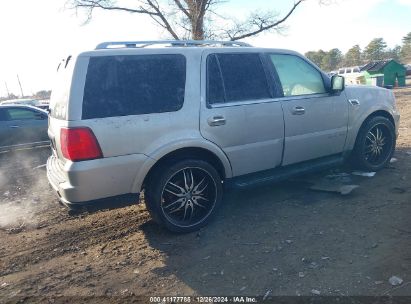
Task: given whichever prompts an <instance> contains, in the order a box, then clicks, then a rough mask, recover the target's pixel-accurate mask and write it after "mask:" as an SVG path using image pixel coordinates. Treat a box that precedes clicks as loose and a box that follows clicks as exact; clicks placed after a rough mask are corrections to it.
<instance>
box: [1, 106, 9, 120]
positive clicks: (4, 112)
mask: <svg viewBox="0 0 411 304" xmlns="http://www.w3.org/2000/svg"><path fill="white" fill-rule="evenodd" d="M7 120H9V115H8V114H7V112H6V109H0V121H7Z"/></svg>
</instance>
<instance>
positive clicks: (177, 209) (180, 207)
mask: <svg viewBox="0 0 411 304" xmlns="http://www.w3.org/2000/svg"><path fill="white" fill-rule="evenodd" d="M184 205H186V203H185V202H182V203H181V205H180V206H178V208H176V209H173V210H171V211H170V214H171V213H175V212H177V211H179V210H181V209H183V207H184Z"/></svg>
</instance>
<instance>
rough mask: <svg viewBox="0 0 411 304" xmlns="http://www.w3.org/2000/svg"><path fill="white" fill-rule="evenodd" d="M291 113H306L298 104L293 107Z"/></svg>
mask: <svg viewBox="0 0 411 304" xmlns="http://www.w3.org/2000/svg"><path fill="white" fill-rule="evenodd" d="M291 113H292V114H293V115H303V114H305V109H304V108H303V107H301V106H296V107H294V108H293V109H292V111H291Z"/></svg>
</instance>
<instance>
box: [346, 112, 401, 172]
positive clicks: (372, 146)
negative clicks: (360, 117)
mask: <svg viewBox="0 0 411 304" xmlns="http://www.w3.org/2000/svg"><path fill="white" fill-rule="evenodd" d="M395 142H396V136H395V127H394V125H393V124H392V122H391V121H390V120H389V119H387V118H385V117H381V116H376V117H372V118H370V119H368V120H367V121H365V123H364V125H363V126H362V127H361V129H360V131H359V133H358V135H357V139H356V142H355V146H354V150H353V153H352V158H353V161H354V164H355V166H357V167H359V168H360V169H363V170H367V171H378V170H380V169H382V168H384V167H385V166H386V165H387V164H388V163H389V161H390V159H391V157H392V155H393V154H394V151H395Z"/></svg>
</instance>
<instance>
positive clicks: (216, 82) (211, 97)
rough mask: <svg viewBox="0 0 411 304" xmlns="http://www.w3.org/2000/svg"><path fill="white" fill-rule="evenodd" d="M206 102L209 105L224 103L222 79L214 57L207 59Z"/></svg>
mask: <svg viewBox="0 0 411 304" xmlns="http://www.w3.org/2000/svg"><path fill="white" fill-rule="evenodd" d="M207 101H208V103H209V104H213V103H222V102H224V101H225V97H224V86H223V78H222V76H221V71H220V67H219V64H218V61H217V57H216V56H215V55H210V56H208V58H207Z"/></svg>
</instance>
